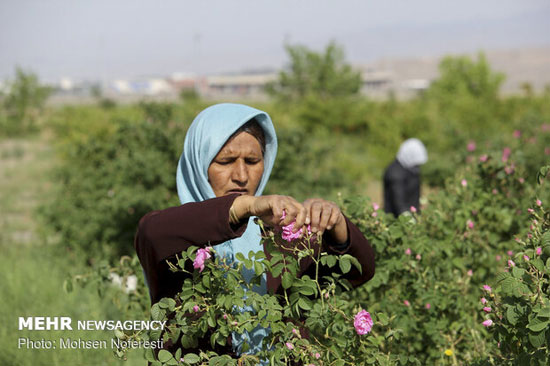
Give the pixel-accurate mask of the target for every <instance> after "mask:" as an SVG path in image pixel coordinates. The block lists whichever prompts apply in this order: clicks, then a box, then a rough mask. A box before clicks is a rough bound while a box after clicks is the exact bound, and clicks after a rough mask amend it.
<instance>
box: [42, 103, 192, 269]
mask: <svg viewBox="0 0 550 366" xmlns="http://www.w3.org/2000/svg"><path fill="white" fill-rule="evenodd" d="M142 109H143V111H144V120H138V121H129V120H121V121H117V123H116V124H115V125H114V126H112V125H109V126H108V127H106V130H103V129H101V130H99V131H98V134H97V135H95V136H94V135H92V136H86V137H85V138H83V139H82V140H75V139H71V140H70V141H71V144H70V145H69V146H67V147H66V148H65V149H64V153H65V161H66V162H65V165H63V166H62V167H60V169H59V170H58V172H57V174H58V179H59V182H60V184H61V187H60V189H59V190H58V193H57V195H58V196H57V201H56V204H55V205H52V206H49V207H47V208H46V209H45V210H44V214H45V216H46V219H47V221H48V222H49V223H50V225H52V226H53V228H54V229H55V230H57V231H58V233H60V234H61V237H62V243H63V244H64V245H66V246H68V247H70V248H72V249H82V250H84V251H85V252H87V253H88V255H93V254H94V253H95V254H97V253H99V252H102V253H103V256H104V257H105V258H116V257H117V256H119V255H121V254H129V253H130V252H131V251H132V246H131V243H132V240H133V236H134V233H135V228H136V223H137V222H138V221H139V219H140V218H141V217H142V216H143V215H145V213H147V212H149V211H152V210H154V209H158V208H162V207H168V206H171V205H176V204H177V203H178V200H177V197H176V194H175V178H174V176H175V162H177V160H178V158H179V155H180V148H181V144H182V141H183V136H184V133H185V131H184V129H183V128H182V127H181V126H176V125H175V124H174V123H172V122H171V117H172V106H170V105H165V104H145V103H144V104H142Z"/></svg>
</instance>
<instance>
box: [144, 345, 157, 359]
mask: <svg viewBox="0 0 550 366" xmlns="http://www.w3.org/2000/svg"><path fill="white" fill-rule="evenodd" d="M145 359H146V360H147V361H149V362H153V361H155V353H154V352H153V349H152V348H146V349H145Z"/></svg>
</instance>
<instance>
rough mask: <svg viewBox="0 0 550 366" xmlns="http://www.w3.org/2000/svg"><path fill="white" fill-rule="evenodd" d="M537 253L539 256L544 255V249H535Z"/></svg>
mask: <svg viewBox="0 0 550 366" xmlns="http://www.w3.org/2000/svg"><path fill="white" fill-rule="evenodd" d="M535 253H537V255H541V254H542V248H541V247H538V248H537V249H535Z"/></svg>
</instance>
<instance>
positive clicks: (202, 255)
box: [193, 247, 212, 272]
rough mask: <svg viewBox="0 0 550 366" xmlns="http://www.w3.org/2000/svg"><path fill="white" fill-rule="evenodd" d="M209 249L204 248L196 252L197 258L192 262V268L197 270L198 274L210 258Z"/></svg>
mask: <svg viewBox="0 0 550 366" xmlns="http://www.w3.org/2000/svg"><path fill="white" fill-rule="evenodd" d="M210 249H212V248H211V247H206V248H204V249H202V248H200V249H199V250H197V256H196V257H195V260H194V261H193V268H195V269H198V270H199V272H202V271H203V270H204V262H205V261H206V260H207V259H209V258H210V257H211V255H210Z"/></svg>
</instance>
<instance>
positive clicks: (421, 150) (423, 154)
mask: <svg viewBox="0 0 550 366" xmlns="http://www.w3.org/2000/svg"><path fill="white" fill-rule="evenodd" d="M397 161H398V162H399V163H400V164H401V165H403V167H405V168H408V169H410V168H414V167H415V166H418V165H422V164H426V162H427V161H428V152H427V151H426V147H425V146H424V144H423V143H422V141H420V140H419V139H416V138H411V139H408V140H405V141H404V142H403V143H402V144H401V146H400V147H399V151H398V152H397Z"/></svg>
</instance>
